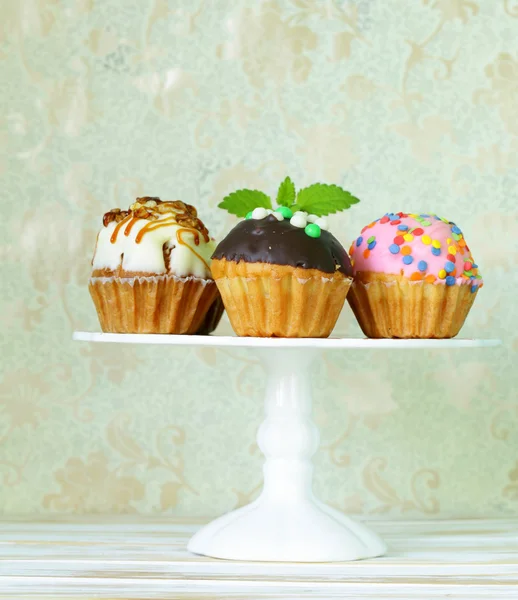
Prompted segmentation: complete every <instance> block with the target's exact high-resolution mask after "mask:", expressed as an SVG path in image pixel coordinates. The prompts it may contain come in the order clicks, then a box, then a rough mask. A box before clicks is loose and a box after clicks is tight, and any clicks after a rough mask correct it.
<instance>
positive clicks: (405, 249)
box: [401, 246, 412, 264]
mask: <svg viewBox="0 0 518 600" xmlns="http://www.w3.org/2000/svg"><path fill="white" fill-rule="evenodd" d="M401 254H402V255H403V256H408V255H409V254H412V248H410V246H403V248H401ZM407 264H410V263H407Z"/></svg>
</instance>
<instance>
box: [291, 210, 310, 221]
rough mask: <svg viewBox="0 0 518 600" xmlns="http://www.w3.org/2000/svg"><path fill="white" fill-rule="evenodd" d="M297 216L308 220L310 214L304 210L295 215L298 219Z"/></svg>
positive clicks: (296, 212)
mask: <svg viewBox="0 0 518 600" xmlns="http://www.w3.org/2000/svg"><path fill="white" fill-rule="evenodd" d="M297 215H299V216H301V217H304V218H305V219H307V216H308V213H307V212H304V211H303V210H297V211H295V212H294V213H293V216H294V217H296V216H297Z"/></svg>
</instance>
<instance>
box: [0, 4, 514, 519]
mask: <svg viewBox="0 0 518 600" xmlns="http://www.w3.org/2000/svg"><path fill="white" fill-rule="evenodd" d="M0 11H1V18H0V82H1V88H0V147H1V149H2V152H1V153H0V182H1V185H2V190H3V193H4V196H3V206H4V213H3V219H2V221H1V224H0V233H1V237H0V258H1V260H0V272H1V279H0V281H1V282H2V287H1V289H2V296H1V310H0V327H1V329H2V336H1V338H0V344H1V345H0V348H1V358H2V361H1V365H0V368H1V375H0V481H1V486H0V510H1V511H2V512H3V513H33V512H75V513H85V512H91V513H100V512H123V513H125V512H141V513H164V514H176V515H190V516H211V515H215V514H218V513H220V512H222V511H224V510H228V509H230V508H232V507H234V506H237V505H240V504H243V503H245V502H247V501H249V500H250V499H251V498H253V497H254V495H255V494H256V493H257V492H258V490H259V489H260V485H261V477H260V465H261V456H260V453H259V451H258V449H257V447H256V445H255V442H254V439H255V431H256V429H257V426H258V424H259V422H260V420H261V414H262V393H263V380H264V377H263V372H262V368H261V366H260V365H259V364H258V363H257V361H256V359H255V357H254V356H253V355H249V354H247V353H246V352H244V351H238V350H235V351H232V352H228V351H222V350H214V349H208V348H206V349H202V350H201V349H200V350H191V351H188V352H184V351H181V350H179V349H173V348H171V349H164V348H159V347H156V348H144V347H142V348H136V347H135V348H133V347H129V346H128V347H104V346H102V345H95V346H94V345H91V346H90V345H86V344H84V345H82V344H78V343H73V342H72V341H71V333H72V331H73V330H74V329H77V328H80V329H90V330H95V329H97V328H98V324H97V321H96V317H95V314H94V310H93V306H92V305H91V302H90V299H89V297H88V293H87V289H86V282H87V279H88V274H89V260H90V258H91V252H92V248H93V244H94V240H95V235H96V231H97V229H98V227H99V226H100V222H101V216H102V214H103V212H105V211H106V210H107V209H109V208H111V207H113V206H125V205H127V204H128V203H129V202H130V201H131V200H132V199H133V198H135V197H136V196H138V195H143V194H155V195H160V196H162V197H165V198H182V199H184V200H186V201H189V202H192V203H194V204H196V205H197V206H198V207H199V209H200V212H201V214H202V216H203V218H204V220H205V221H206V222H207V223H208V225H209V227H210V229H211V231H212V232H213V234H214V235H216V236H217V237H219V236H221V235H223V234H224V233H225V232H226V231H227V230H228V228H229V227H230V226H231V225H232V224H233V222H234V221H233V219H232V218H231V217H229V216H228V215H225V214H223V213H222V212H221V211H219V210H218V209H217V208H216V205H217V203H218V202H219V201H220V200H221V198H222V197H223V196H224V195H225V194H226V193H228V192H229V191H231V190H232V189H235V188H237V187H240V186H245V185H246V186H252V187H256V188H260V189H265V190H266V191H273V189H274V188H275V186H276V184H277V183H278V181H279V180H280V178H281V177H284V176H285V175H286V174H287V173H289V174H290V175H291V176H292V177H293V178H294V180H295V181H297V182H298V183H299V185H304V184H307V183H309V182H312V181H315V180H317V179H319V178H321V179H323V180H326V181H329V182H336V183H339V184H342V185H345V186H346V187H348V188H350V189H351V190H353V191H354V192H355V193H356V194H357V195H358V196H359V197H360V198H361V199H362V202H361V204H360V205H358V206H356V207H354V209H353V210H351V211H350V212H349V213H347V214H344V215H341V216H340V217H336V218H335V219H334V221H333V230H334V231H335V232H336V234H337V236H338V237H339V238H340V239H341V240H342V241H343V242H344V244H345V245H346V246H347V245H348V244H349V243H350V241H351V239H353V237H355V235H357V233H358V231H359V229H360V228H361V227H362V226H363V225H364V224H365V223H366V222H368V221H370V220H372V219H373V218H375V217H377V216H379V215H380V214H382V213H384V212H386V211H387V210H400V209H404V210H419V211H420V210H424V211H427V210H433V211H436V212H438V213H439V214H442V215H445V216H447V217H449V218H451V219H453V220H455V221H457V222H458V223H459V224H460V225H461V226H462V228H463V229H464V230H465V232H466V235H467V237H468V239H469V243H470V245H471V246H472V248H473V250H474V254H475V257H476V259H477V261H478V262H479V263H480V265H481V268H482V272H483V274H484V277H485V281H486V286H485V287H484V289H483V290H482V291H481V293H480V294H479V297H478V298H477V302H476V303H475V307H474V309H473V311H472V313H471V315H470V317H469V319H468V322H467V323H466V326H465V329H464V331H463V335H466V336H480V337H501V338H502V339H503V340H504V346H503V347H502V348H501V349H498V350H494V351H492V350H491V351H483V350H470V351H464V352H461V351H442V352H439V351H425V352H420V353H412V354H407V353H389V352H386V353H385V352H374V351H373V352H361V353H360V352H357V353H351V354H344V355H337V354H333V353H329V354H324V356H323V359H322V360H321V361H320V363H319V364H318V366H317V367H316V368H315V371H314V374H313V375H314V376H313V385H314V391H315V395H316V398H317V401H316V406H315V415H314V418H315V420H316V422H317V423H318V425H319V427H320V428H321V432H322V446H321V449H320V451H319V452H318V453H317V455H316V456H315V463H316V466H317V470H316V477H317V480H316V486H317V488H318V491H319V493H320V494H321V496H322V497H323V498H324V499H325V500H326V501H328V502H330V503H332V504H334V505H336V506H338V507H340V508H343V509H345V510H349V511H351V512H359V513H364V514H377V513H387V514H390V515H391V516H400V515H403V514H404V515H410V516H419V515H423V514H424V515H431V516H433V515H438V516H446V515H462V516H467V515H479V514H509V513H512V512H515V511H516V508H517V506H518V504H517V499H518V492H517V489H518V486H517V481H518V474H517V465H518V452H517V448H518V444H517V442H518V410H517V409H518V399H517V397H516V389H517V386H518V374H517V371H516V368H515V365H516V362H517V360H518V332H517V329H516V325H515V324H516V322H517V319H518V309H517V306H516V302H515V294H516V286H517V284H518V277H517V275H516V266H517V264H518V241H517V240H518V210H517V208H516V189H518V186H517V184H518V108H517V107H518V3H517V2H516V1H515V0H412V1H410V0H408V1H407V0H335V1H333V0H322V1H318V0H273V1H258V2H247V1H245V0H240V1H238V2H236V1H230V0H212V1H210V0H195V1H194V2H189V3H188V2H185V1H182V0H143V1H141V0H130V1H127V2H122V1H120V0H103V1H102V2H101V1H100V0H52V1H48V0H6V1H5V2H3V3H2V6H1V7H0ZM223 327H227V328H228V323H224V324H223ZM339 330H340V331H341V332H345V333H346V334H348V335H358V334H359V329H358V327H357V325H356V323H355V322H354V318H353V316H352V314H351V312H350V311H349V309H348V308H347V307H346V308H345V309H344V312H343V315H342V317H341V321H340V323H339ZM513 367H514V368H513Z"/></svg>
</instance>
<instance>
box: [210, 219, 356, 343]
mask: <svg viewBox="0 0 518 600" xmlns="http://www.w3.org/2000/svg"><path fill="white" fill-rule="evenodd" d="M284 212H285V211H284ZM290 214H291V211H287V215H286V216H287V217H288V218H286V219H285V218H284V215H283V210H279V211H277V212H273V211H267V210H266V209H264V208H257V209H255V210H254V211H253V213H251V214H250V215H249V216H248V218H247V219H246V220H245V221H242V222H241V223H239V224H238V225H237V226H236V227H234V229H232V231H231V232H230V233H229V234H228V235H227V237H226V238H225V239H224V240H223V241H222V242H221V243H220V244H219V245H218V246H217V248H216V250H215V252H214V254H213V256H212V265H211V270H212V275H213V277H214V280H215V281H216V284H217V286H218V289H219V291H220V293H221V296H222V298H223V303H224V305H225V308H226V310H227V313H228V316H229V319H230V323H231V325H232V327H233V329H234V331H235V332H236V333H237V335H239V336H255V337H328V336H329V334H330V333H331V331H332V329H333V327H334V326H335V324H336V321H337V319H338V316H339V314H340V311H341V310H342V307H343V304H344V301H345V297H346V296H347V292H348V290H349V287H350V285H351V282H352V268H351V262H350V260H349V256H348V255H347V252H346V251H345V249H344V248H343V247H342V245H341V244H340V242H339V241H338V240H337V239H336V238H335V237H334V236H333V235H332V234H331V233H329V232H328V231H326V229H327V220H326V219H325V218H321V219H319V218H318V217H316V216H315V215H309V216H308V215H307V213H303V212H296V213H295V214H294V215H293V216H292V217H291V219H290V218H289V217H290ZM308 222H309V223H308Z"/></svg>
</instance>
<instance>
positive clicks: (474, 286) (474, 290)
mask: <svg viewBox="0 0 518 600" xmlns="http://www.w3.org/2000/svg"><path fill="white" fill-rule="evenodd" d="M477 289H478V286H476V285H472V286H471V293H472V294H474V293H475V292H476V291H477Z"/></svg>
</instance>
